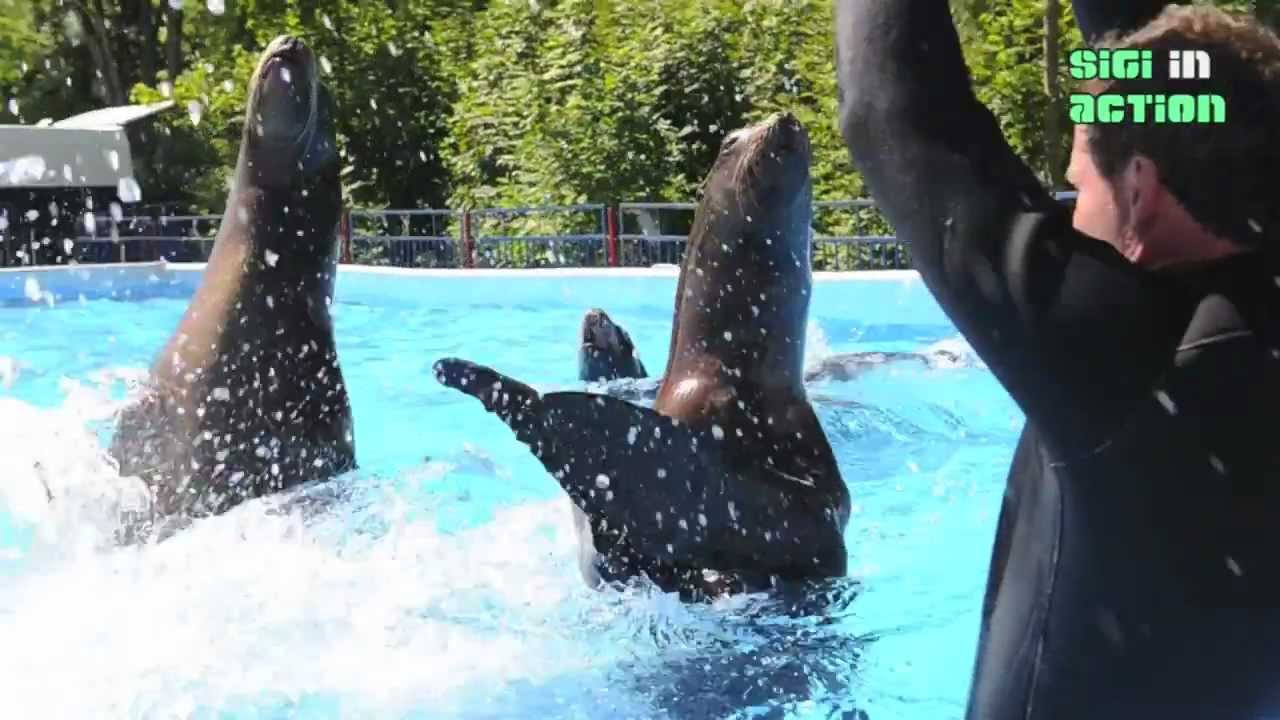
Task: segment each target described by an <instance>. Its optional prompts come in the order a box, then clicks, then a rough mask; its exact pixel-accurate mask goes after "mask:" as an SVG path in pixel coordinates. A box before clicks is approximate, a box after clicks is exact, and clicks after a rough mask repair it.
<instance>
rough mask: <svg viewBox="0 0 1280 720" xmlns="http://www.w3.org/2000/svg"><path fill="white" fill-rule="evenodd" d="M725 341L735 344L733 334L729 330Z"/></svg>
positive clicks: (725, 333) (725, 332)
mask: <svg viewBox="0 0 1280 720" xmlns="http://www.w3.org/2000/svg"><path fill="white" fill-rule="evenodd" d="M724 339H725V340H728V341H729V342H733V333H731V332H729V331H728V330H725V331H724Z"/></svg>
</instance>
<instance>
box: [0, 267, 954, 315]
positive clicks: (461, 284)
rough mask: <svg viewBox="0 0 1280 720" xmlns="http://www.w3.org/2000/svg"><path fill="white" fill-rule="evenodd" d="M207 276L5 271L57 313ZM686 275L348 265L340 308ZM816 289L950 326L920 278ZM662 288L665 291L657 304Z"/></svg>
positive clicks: (637, 289)
mask: <svg viewBox="0 0 1280 720" xmlns="http://www.w3.org/2000/svg"><path fill="white" fill-rule="evenodd" d="M205 267H206V265H205V263H168V262H164V261H160V262H151V263H104V264H94V265H68V266H60V265H55V266H32V267H17V268H0V304H3V305H7V306H10V307H12V306H15V305H16V306H19V307H22V306H27V307H33V306H49V307H53V306H58V305H63V304H66V303H74V302H78V301H85V300H97V299H111V300H125V301H132V300H147V299H150V298H155V297H168V298H186V297H190V295H191V294H192V293H194V292H195V290H196V288H198V287H199V285H200V282H201V280H202V277H203V273H204V270H205ZM678 276H679V268H677V267H674V266H658V267H647V268H539V269H528V270H495V269H471V270H464V269H429V268H399V267H387V266H371V265H340V266H339V272H338V278H337V287H336V290H335V299H336V300H338V301H339V302H341V303H344V304H355V305H384V304H392V305H395V306H397V307H402V308H407V307H415V306H417V307H426V306H434V307H440V306H445V307H449V306H457V307H458V308H460V309H461V308H466V307H471V308H476V307H486V306H491V305H497V306H503V307H510V308H521V307H525V308H527V307H538V306H540V305H542V304H546V303H548V302H551V303H555V304H560V305H570V306H575V307H576V306H581V307H582V308H584V309H586V308H589V307H607V308H611V309H612V308H618V309H622V308H628V307H631V308H636V307H648V306H652V305H654V304H655V303H660V304H663V305H666V304H668V303H670V297H671V296H670V294H669V293H671V292H674V286H675V281H676V278H677V277H678ZM548 280H550V281H553V287H548V283H547V282H546V281H548ZM557 280H566V281H567V282H554V281H557ZM813 280H814V300H815V302H817V303H819V304H821V305H822V306H825V307H826V308H831V307H838V308H839V309H838V311H837V312H838V314H839V315H841V316H844V317H849V318H854V319H856V320H858V321H859V322H865V323H879V322H886V321H887V322H892V323H904V324H916V323H920V324H929V325H932V324H937V323H944V324H946V323H949V321H948V320H947V318H946V317H944V315H943V313H942V312H941V309H940V308H939V307H938V306H937V303H936V302H935V301H934V299H933V297H932V296H931V294H930V293H929V291H928V288H927V287H926V286H925V285H924V283H923V282H921V281H920V276H919V274H918V273H917V272H915V271H914V270H864V271H850V272H815V273H814V274H813ZM540 281H541V282H540ZM654 282H657V283H659V284H660V285H662V286H663V288H662V290H660V291H658V294H657V295H655V294H654V293H655V289H656V288H655V286H654V284H653V283H654ZM659 298H660V299H659ZM833 303H834V304H835V305H832V304H833ZM460 311H464V310H460Z"/></svg>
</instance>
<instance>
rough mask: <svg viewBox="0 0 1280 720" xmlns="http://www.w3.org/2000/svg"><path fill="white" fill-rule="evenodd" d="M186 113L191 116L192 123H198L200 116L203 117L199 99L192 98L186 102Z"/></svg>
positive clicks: (202, 108) (202, 107)
mask: <svg viewBox="0 0 1280 720" xmlns="http://www.w3.org/2000/svg"><path fill="white" fill-rule="evenodd" d="M187 115H189V116H190V117H191V124H192V125H197V126H198V125H199V124H200V118H202V117H204V105H201V104H200V101H199V100H192V101H190V102H188V103H187Z"/></svg>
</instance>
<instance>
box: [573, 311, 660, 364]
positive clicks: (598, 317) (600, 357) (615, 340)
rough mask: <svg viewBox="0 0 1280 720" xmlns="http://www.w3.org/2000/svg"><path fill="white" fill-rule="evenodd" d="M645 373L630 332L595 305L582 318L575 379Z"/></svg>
mask: <svg viewBox="0 0 1280 720" xmlns="http://www.w3.org/2000/svg"><path fill="white" fill-rule="evenodd" d="M647 377H649V373H648V372H647V371H646V370H645V369H644V363H642V362H640V356H639V354H637V353H636V346H635V343H633V342H632V341H631V336H630V335H628V334H627V331H626V330H623V329H622V326H621V325H618V324H617V323H615V322H614V321H613V318H611V317H609V314H608V313H606V312H605V311H603V310H601V309H599V308H593V309H591V310H588V311H587V314H586V315H584V316H583V318H582V346H581V347H580V348H579V349H578V379H579V380H582V381H583V382H608V381H610V380H620V379H624V378H634V379H642V378H647Z"/></svg>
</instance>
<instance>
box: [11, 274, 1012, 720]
mask: <svg viewBox="0 0 1280 720" xmlns="http://www.w3.org/2000/svg"><path fill="white" fill-rule="evenodd" d="M514 282H522V283H541V284H543V285H545V287H546V292H545V299H544V300H543V301H541V302H537V303H524V302H522V303H521V304H511V303H504V302H503V300H502V298H500V297H495V298H492V300H491V302H487V303H480V302H476V301H474V300H471V299H466V300H464V301H462V302H459V303H455V304H444V303H438V304H437V303H433V302H430V301H424V302H403V301H397V302H390V301H389V302H386V303H373V304H369V303H359V304H357V303H352V302H347V301H344V300H343V298H342V297H341V293H340V296H339V297H338V298H337V302H336V303H335V305H334V317H335V322H336V331H337V342H338V348H339V352H340V356H341V363H342V367H343V372H344V373H345V376H346V379H347V384H348V386H349V388H350V392H351V398H352V404H353V406H354V412H355V419H356V425H355V427H356V443H357V451H358V455H359V461H360V464H361V468H360V470H358V471H356V472H354V473H350V474H349V475H347V476H343V477H341V478H338V479H337V480H335V481H333V482H331V483H328V484H327V485H324V486H319V487H311V488H304V489H301V490H299V491H297V492H294V493H291V494H288V495H286V496H284V497H281V498H269V499H263V500H258V501H254V502H250V503H248V504H245V505H243V506H241V507H239V508H238V509H236V510H234V511H233V512H231V513H228V514H227V515H225V516H223V517H219V518H214V519H210V520H206V521H202V522H200V523H198V524H197V525H196V526H194V527H193V528H191V529H190V530H189V531H187V532H185V533H182V534H180V535H177V536H175V537H174V538H173V539H172V540H170V541H168V542H165V543H161V544H159V545H155V546H148V547H143V548H140V549H138V548H133V549H120V548H115V547H112V546H111V543H110V542H109V537H110V532H111V529H112V523H113V518H114V512H115V508H116V507H117V506H118V504H119V503H120V502H123V501H125V500H127V498H128V496H129V493H130V492H132V491H134V488H135V485H134V484H133V483H131V482H130V481H129V480H128V479H121V478H120V477H119V476H118V475H117V474H116V473H115V472H114V471H113V469H112V466H111V465H110V463H109V462H108V461H107V459H106V458H105V456H104V452H103V451H104V448H105V447H106V441H107V439H108V438H109V434H110V431H111V424H110V423H111V414H112V412H113V411H114V410H115V409H116V408H117V407H118V406H119V405H120V403H121V402H124V401H126V400H125V398H126V395H127V392H128V387H129V385H130V383H131V382H133V381H136V380H137V379H139V378H141V377H143V376H144V370H145V368H146V366H147V365H148V364H149V362H150V360H151V358H152V357H153V355H154V353H155V352H156V351H157V350H158V348H159V347H160V345H161V344H162V343H163V342H164V341H165V340H166V338H167V337H168V335H169V334H170V333H171V332H172V330H173V328H174V327H175V324H176V323H177V321H178V319H179V317H180V315H181V314H182V312H183V310H184V308H185V306H186V300H185V299H182V298H172V297H170V298H155V299H142V300H131V301H127V302H126V301H117V300H108V299H102V300H88V301H79V302H77V301H63V302H60V303H55V304H53V305H52V306H49V305H48V304H30V305H26V306H10V307H0V428H3V429H0V576H2V577H0V706H3V711H2V712H0V714H2V715H3V716H5V717H40V718H88V717H112V718H171V717H181V718H286V717H289V718H338V717H342V718H428V717H430V718H436V717H440V718H525V717H527V718H608V719H609V720H616V719H619V718H747V717H770V718H783V717H787V718H818V717H821V718H831V717H837V718H871V719H872V720H880V719H889V718H894V719H898V718H900V719H904V720H916V719H919V720H946V719H947V718H959V717H961V715H962V714H963V703H964V699H965V695H966V692H967V689H968V679H969V676H970V670H971V665H972V660H973V652H974V642H975V639H976V633H977V623H978V610H979V604H980V600H981V592H982V589H983V584H984V582H985V578H986V568H987V561H988V557H989V550H990V546H991V540H992V533H993V530H994V524H995V514H996V512H997V510H998V507H999V498H1000V495H1001V492H1002V491H1003V482H1004V474H1005V470H1006V468H1007V465H1008V461H1009V458H1010V455H1011V453H1012V449H1013V444H1014V440H1015V439H1016V433H1017V430H1018V428H1019V427H1020V425H1021V416H1020V414H1019V413H1018V411H1017V409H1016V407H1015V406H1014V405H1013V404H1012V402H1011V401H1010V400H1009V399H1008V398H1007V396H1006V395H1005V394H1004V392H1003V391H1002V390H1001V389H1000V388H999V386H998V385H997V384H996V382H995V381H994V380H993V378H992V377H991V375H990V373H989V372H988V371H986V370H985V369H983V368H981V367H980V366H975V365H974V364H972V363H966V362H961V363H958V364H952V363H945V362H944V363H941V364H939V365H936V366H934V367H928V368H927V367H924V366H922V365H917V364H899V365H885V366H881V367H877V368H875V369H873V370H871V371H870V372H868V373H866V374H864V375H862V376H861V377H859V378H857V379H855V380H853V381H850V382H819V383H815V384H812V385H811V386H810V388H809V392H810V395H811V397H812V399H813V400H814V403H815V405H816V407H817V409H818V413H819V415H820V417H821V419H822V422H823V425H824V427H825V429H826V432H827V435H828V437H829V439H830V441H831V444H832V446H833V447H834V448H835V451H836V454H837V456H838V458H839V461H840V466H841V470H842V472H843V474H844V478H845V480H846V482H847V483H848V484H849V486H850V488H851V490H852V493H853V497H854V503H855V512H854V515H853V518H852V520H851V522H850V524H849V528H848V532H847V534H846V539H847V544H848V547H849V551H850V576H849V577H848V578H846V579H844V580H841V581H839V582H834V583H830V584H829V585H828V586H826V587H823V588H821V589H819V590H818V591H815V593H814V595H813V596H812V597H808V598H803V599H800V600H797V599H796V598H777V597H767V596H763V595H762V596H753V597H746V598H736V599H732V600H728V601H724V602H721V603H718V604H715V605H711V606H686V605H682V604H681V603H679V602H677V601H676V599H675V598H674V597H670V596H665V595H663V594H661V593H658V592H656V591H654V590H652V589H650V588H645V587H643V586H641V587H637V588H635V589H632V590H628V591H625V592H617V591H606V592H593V591H589V590H587V589H586V588H585V587H584V585H583V583H582V581H581V579H580V576H579V574H578V570H577V566H576V562H575V555H574V552H575V544H574V539H573V533H572V528H571V525H570V516H569V511H568V501H567V499H566V498H565V497H564V496H563V494H562V492H561V491H560V489H559V487H558V486H557V485H556V483H555V481H554V480H553V479H552V478H551V477H550V476H549V475H548V474H547V473H546V472H545V471H544V470H543V469H542V467H541V466H540V465H539V464H538V463H537V461H536V460H534V458H533V457H532V455H531V454H530V453H529V451H528V450H527V449H526V448H525V447H524V446H522V445H520V444H519V443H517V442H516V440H515V439H514V437H513V435H512V434H511V433H510V431H509V430H508V429H507V428H506V427H505V426H504V425H503V424H502V423H501V422H499V421H498V420H497V419H495V418H493V417H491V416H489V415H488V414H486V413H485V412H484V410H483V409H482V408H481V407H480V405H479V404H478V403H477V402H475V401H474V400H472V399H470V398H468V397H465V396H463V395H461V394H459V393H456V392H454V391H451V390H447V389H445V388H443V387H441V386H440V385H438V384H437V383H436V381H435V380H434V379H433V378H432V374H431V365H432V362H433V361H434V360H436V359H437V358H439V357H441V356H445V355H457V356H462V357H466V358H469V359H473V360H476V361H478V362H482V363H485V364H490V365H493V366H495V367H497V368H498V369H499V370H501V371H504V372H507V373H509V374H511V375H514V376H516V377H518V378H520V379H523V380H525V381H527V382H530V383H532V384H534V385H535V386H537V387H539V388H541V389H547V390H549V389H563V388H577V387H581V384H580V383H578V382H577V381H576V374H577V361H576V349H577V343H576V338H577V336H578V327H579V324H580V321H581V317H582V313H583V312H584V311H585V310H586V309H587V307H586V306H584V305H583V304H582V303H581V302H579V301H576V300H566V299H565V297H564V295H565V293H562V292H559V290H560V289H561V286H562V284H563V283H573V282H574V280H573V279H554V280H553V279H538V280H530V279H521V280H517V281H514ZM652 284H653V291H652V293H651V296H650V294H649V293H648V291H647V289H646V291H645V293H644V295H645V297H644V298H643V299H642V300H637V299H636V298H622V299H619V300H618V304H610V302H609V300H610V298H609V297H601V298H599V299H598V300H597V302H598V304H600V305H602V306H603V307H605V308H606V309H608V310H609V312H610V314H611V315H612V316H613V317H614V319H615V320H617V321H618V322H619V323H621V324H622V325H624V326H625V327H626V328H627V329H628V330H629V331H630V333H631V334H632V336H633V338H634V339H635V340H636V342H637V345H638V347H639V349H640V353H641V357H642V358H643V359H644V360H645V363H646V364H647V366H648V368H649V370H650V371H651V372H652V373H654V374H655V375H657V374H659V373H660V372H661V369H662V365H663V363H664V362H665V360H666V353H667V343H668V340H669V338H670V326H671V298H672V291H673V286H674V282H673V281H668V280H665V279H654V280H653V281H652ZM845 287H847V285H846V284H844V283H822V284H818V285H817V286H816V287H815V296H814V304H813V311H812V315H811V323H810V326H809V332H808V337H809V343H808V348H807V350H808V353H807V354H808V357H809V362H811V363H814V362H817V361H818V360H820V359H822V358H823V357H826V356H828V355H830V354H831V353H839V352H851V351H856V350H884V349H897V350H902V349H919V350H923V349H926V348H927V347H928V346H930V345H934V344H936V343H944V344H945V345H949V346H951V347H953V348H954V347H957V346H960V347H963V343H961V342H959V341H958V340H957V339H956V333H955V330H954V328H952V327H951V326H949V325H945V324H943V325H937V326H923V327H922V326H904V325H895V324H893V322H892V317H891V316H892V314H893V311H894V310H893V308H892V307H887V308H884V311H883V314H884V315H885V316H886V317H883V318H880V319H879V320H877V321H875V322H867V321H866V320H865V318H866V317H868V310H867V308H856V310H857V312H853V310H854V308H851V307H850V301H849V299H848V298H847V297H845V291H844V290H843V288H845ZM527 295H528V293H527V292H526V293H522V296H527ZM855 317H857V318H864V319H862V320H853V319H851V318H855ZM50 494H52V495H54V496H55V500H54V501H53V502H50V500H49V496H50Z"/></svg>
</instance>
